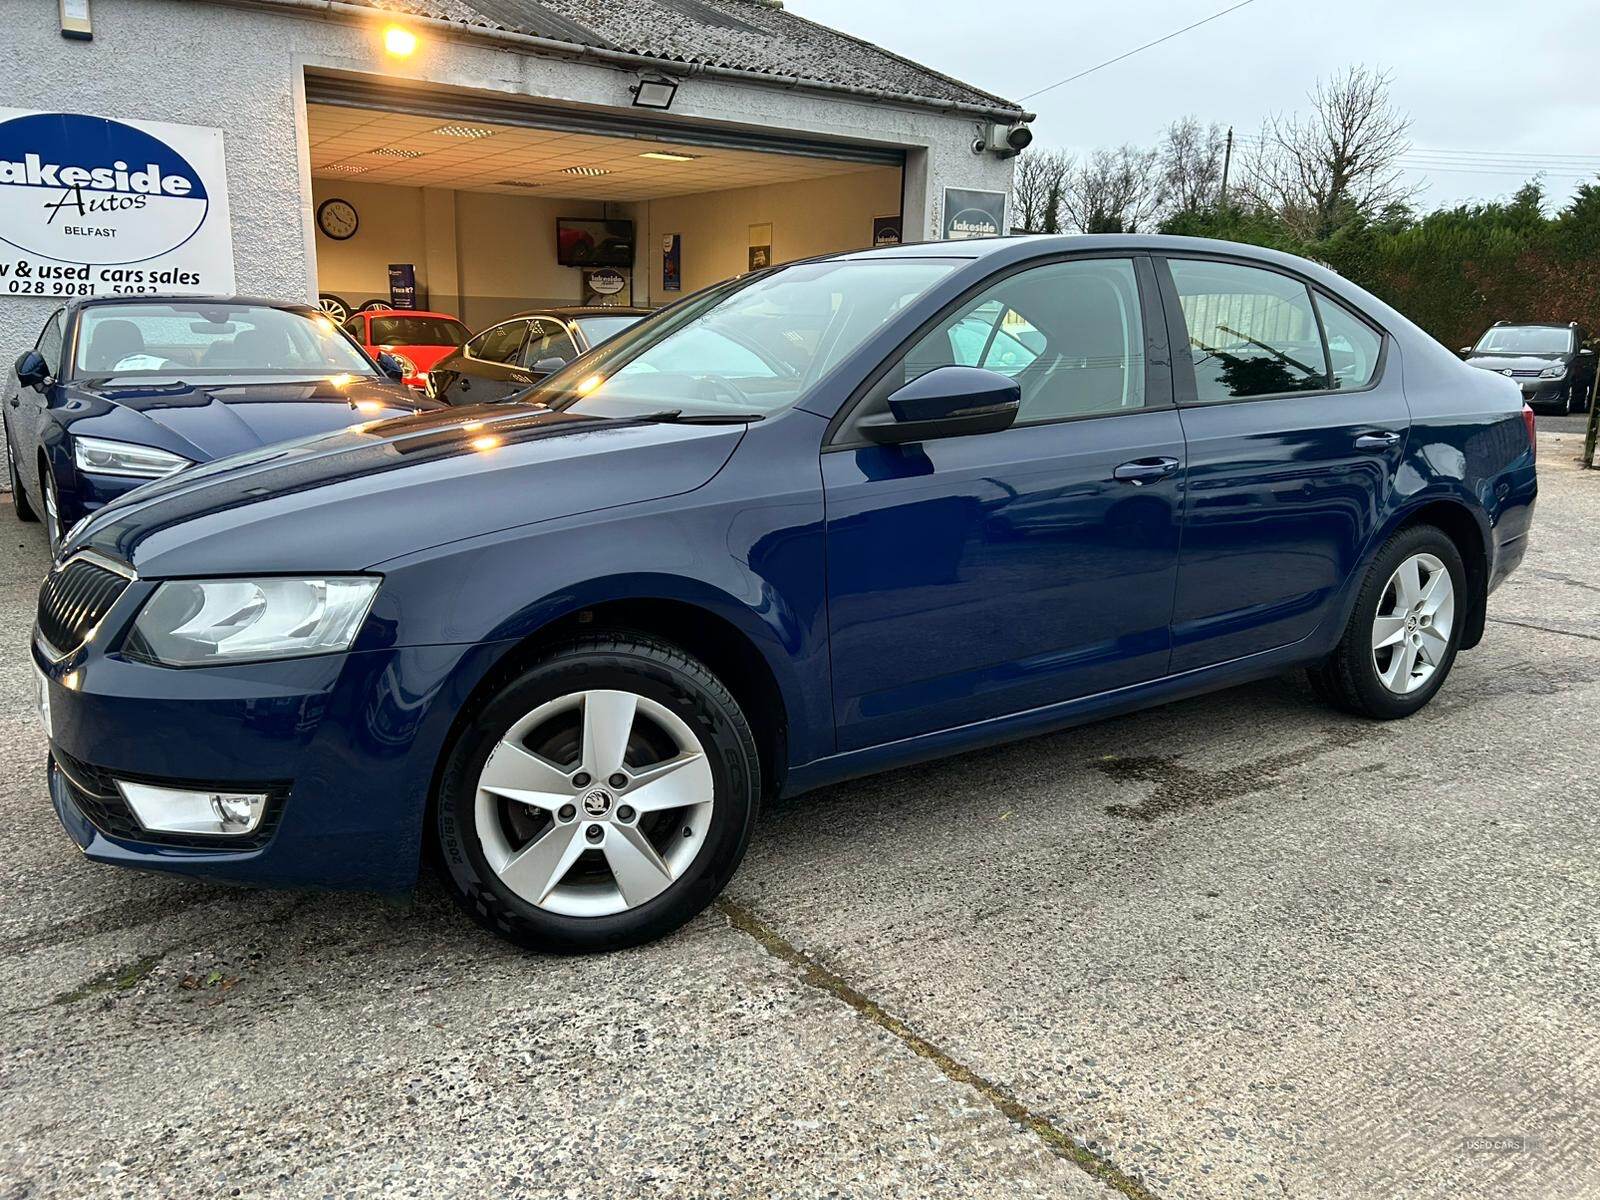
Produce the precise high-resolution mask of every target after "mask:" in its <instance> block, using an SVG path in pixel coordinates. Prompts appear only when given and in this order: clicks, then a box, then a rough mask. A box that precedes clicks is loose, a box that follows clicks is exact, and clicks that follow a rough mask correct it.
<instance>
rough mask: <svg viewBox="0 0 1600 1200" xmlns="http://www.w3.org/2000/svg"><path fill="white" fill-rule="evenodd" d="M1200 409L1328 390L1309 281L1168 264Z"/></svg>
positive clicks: (1198, 263)
mask: <svg viewBox="0 0 1600 1200" xmlns="http://www.w3.org/2000/svg"><path fill="white" fill-rule="evenodd" d="M1168 265H1169V266H1170V268H1171V270H1172V281H1173V283H1174V285H1176V287H1177V291H1178V303H1179V305H1180V306H1181V307H1182V309H1183V319H1184V323H1185V324H1186V325H1187V326H1188V336H1189V354H1190V357H1191V360H1192V361H1193V363H1194V379H1195V389H1196V393H1197V395H1196V398H1197V399H1198V400H1199V401H1200V403H1202V404H1215V403H1217V402H1219V401H1223V400H1237V399H1242V398H1245V397H1249V396H1272V395H1281V394H1283V393H1285V392H1316V391H1324V390H1326V389H1327V387H1328V386H1329V385H1328V364H1327V361H1326V360H1325V358H1324V357H1323V351H1322V335H1321V332H1320V330H1319V329H1318V328H1317V316H1316V313H1315V312H1314V311H1313V309H1312V307H1311V293H1310V292H1309V291H1308V290H1307V288H1306V286H1305V284H1303V283H1300V282H1298V281H1297V280H1294V279H1290V278H1289V277H1288V276H1286V275H1279V274H1278V273H1277V272H1276V271H1264V270H1261V269H1259V268H1256V267H1241V266H1238V265H1236V264H1233V263H1220V262H1208V261H1204V260H1199V259H1184V258H1175V259H1171V260H1169V263H1168Z"/></svg>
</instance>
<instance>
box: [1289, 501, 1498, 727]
mask: <svg viewBox="0 0 1600 1200" xmlns="http://www.w3.org/2000/svg"><path fill="white" fill-rule="evenodd" d="M1466 580H1467V573H1466V569H1465V567H1464V566H1463V565H1462V562H1461V554H1460V551H1458V550H1457V549H1456V546H1455V543H1454V542H1452V541H1451V540H1450V539H1449V538H1448V537H1447V536H1445V534H1444V533H1443V532H1442V531H1441V530H1439V529H1436V528H1434V527H1433V526H1431V525H1415V526H1412V527H1411V528H1410V529H1402V530H1401V531H1400V532H1399V533H1397V534H1395V535H1394V536H1393V537H1392V538H1390V539H1389V541H1388V542H1387V543H1386V544H1385V545H1384V547H1383V549H1382V550H1381V551H1379V553H1378V556H1377V558H1375V559H1374V560H1373V562H1372V565H1371V566H1370V567H1369V568H1368V569H1367V577H1366V580H1365V581H1364V582H1363V583H1362V586H1361V592H1360V594H1359V595H1358V596H1357V597H1356V604H1355V609H1354V611H1353V612H1351V614H1350V622H1349V624H1348V625H1347V626H1346V627H1345V633H1344V638H1343V639H1342V640H1341V641H1340V643H1339V647H1338V649H1336V650H1335V651H1334V652H1333V654H1332V655H1331V656H1329V658H1328V659H1327V661H1326V662H1324V663H1323V664H1321V665H1320V666H1318V667H1315V668H1313V669H1312V671H1311V676H1312V687H1313V690H1315V691H1316V692H1317V694H1318V695H1319V696H1320V697H1322V698H1323V699H1325V700H1328V701H1330V702H1331V703H1333V704H1334V705H1335V706H1336V707H1339V708H1342V709H1345V710H1346V711H1348V712H1353V713H1357V714H1360V715H1362V716H1367V717H1372V718H1375V719H1377V720H1382V721H1392V720H1395V719H1397V718H1400V717H1409V716H1410V715H1411V714H1412V713H1414V712H1416V711H1417V710H1418V709H1419V708H1421V707H1422V706H1423V705H1425V704H1426V703H1427V702H1428V701H1429V700H1431V699H1433V697H1434V694H1435V693H1436V692H1437V691H1438V690H1439V689H1440V687H1442V686H1443V685H1444V681H1445V679H1446V677H1448V676H1449V674H1450V668H1451V666H1452V665H1453V664H1454V663H1455V658H1456V651H1457V649H1458V648H1459V647H1460V645H1461V630H1462V626H1463V624H1464V622H1465V617H1466V611H1465V610H1466V603H1467V590H1466Z"/></svg>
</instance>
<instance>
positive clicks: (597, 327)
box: [576, 313, 644, 346]
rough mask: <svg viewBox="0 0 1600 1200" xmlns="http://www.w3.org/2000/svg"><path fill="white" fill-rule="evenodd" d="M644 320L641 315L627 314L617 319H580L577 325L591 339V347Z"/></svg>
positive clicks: (616, 317)
mask: <svg viewBox="0 0 1600 1200" xmlns="http://www.w3.org/2000/svg"><path fill="white" fill-rule="evenodd" d="M642 320H644V316H643V314H641V313H627V314H625V315H619V316H615V317H579V318H578V319H577V322H576V324H577V326H578V328H579V329H581V330H583V336H584V337H586V338H588V339H589V345H591V346H598V345H599V344H600V343H601V342H604V341H608V340H609V339H611V338H614V337H616V336H617V334H619V333H621V332H622V331H623V330H624V329H627V328H628V327H629V326H632V325H637V324H638V323H639V322H640V321H642Z"/></svg>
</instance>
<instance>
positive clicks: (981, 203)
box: [944, 188, 1006, 241]
mask: <svg viewBox="0 0 1600 1200" xmlns="http://www.w3.org/2000/svg"><path fill="white" fill-rule="evenodd" d="M1005 219H1006V194H1005V193H1004V192H982V191H973V190H970V189H968V188H945V190H944V236H945V237H946V238H947V239H949V240H951V241H960V240H961V239H963V238H980V237H998V236H999V235H1000V234H1001V233H1002V232H1003V231H1004V229H1005Z"/></svg>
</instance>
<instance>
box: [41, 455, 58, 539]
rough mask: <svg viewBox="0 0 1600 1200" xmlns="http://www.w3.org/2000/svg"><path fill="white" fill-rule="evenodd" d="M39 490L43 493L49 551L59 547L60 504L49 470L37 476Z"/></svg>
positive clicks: (54, 482) (45, 529)
mask: <svg viewBox="0 0 1600 1200" xmlns="http://www.w3.org/2000/svg"><path fill="white" fill-rule="evenodd" d="M39 485H40V486H39V490H40V491H41V492H43V493H44V532H45V536H46V537H48V538H49V539H50V553H51V554H54V553H55V552H56V551H57V550H59V549H61V505H60V503H59V501H58V500H57V499H56V481H55V480H54V479H52V478H51V477H50V472H49V471H43V472H41V473H40V477H39Z"/></svg>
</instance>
